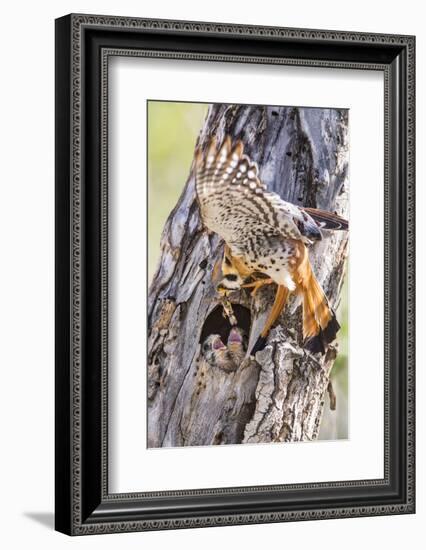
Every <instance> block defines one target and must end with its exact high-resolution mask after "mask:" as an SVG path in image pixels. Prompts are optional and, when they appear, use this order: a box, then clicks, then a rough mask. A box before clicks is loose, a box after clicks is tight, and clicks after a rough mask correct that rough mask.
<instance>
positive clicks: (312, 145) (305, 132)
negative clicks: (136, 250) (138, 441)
mask: <svg viewBox="0 0 426 550" xmlns="http://www.w3.org/2000/svg"><path fill="white" fill-rule="evenodd" d="M347 116H348V115H347V112H346V111H344V110H343V111H341V110H336V109H302V108H300V109H299V108H291V107H262V106H233V105H231V106H227V105H212V106H211V107H210V109H209V112H208V115H207V118H206V120H205V124H204V127H203V129H202V131H201V133H200V136H199V144H200V145H201V146H205V145H206V143H207V142H208V141H209V138H210V136H212V135H217V136H218V138H219V140H221V139H222V138H223V137H224V135H225V134H230V135H231V136H232V137H233V138H239V139H242V140H243V142H244V144H245V152H246V153H247V154H248V155H249V156H250V157H251V158H252V159H253V160H255V161H256V162H257V163H258V165H259V170H260V176H261V179H262V180H263V181H264V183H266V185H267V186H268V189H270V190H272V191H275V192H277V193H279V194H280V195H281V197H282V198H283V199H284V200H287V201H290V202H293V203H294V204H298V205H303V206H311V207H317V208H323V209H324V210H329V211H333V212H336V213H338V214H340V215H343V216H346V217H347V215H348V196H347V191H348V189H347V169H348V143H347V139H348V137H347V126H348V119H347ZM347 238H348V236H347V233H346V232H342V231H340V232H327V234H326V235H325V238H324V239H323V240H322V241H320V242H319V243H317V244H315V245H314V246H313V247H312V248H311V249H310V258H311V262H312V264H313V269H314V272H315V274H316V276H317V278H318V280H319V282H320V283H321V285H322V287H323V289H324V290H325V293H326V295H327V297H328V299H329V302H330V304H331V306H332V307H333V308H336V307H337V305H338V301H339V294H340V289H341V286H342V283H343V276H344V264H345V258H346V255H347ZM161 247H162V253H161V259H160V262H159V266H158V271H157V273H156V275H155V276H154V279H153V282H152V284H151V287H150V290H149V305H148V307H149V311H148V319H149V327H150V328H149V339H148V356H149V367H148V445H149V446H150V447H159V446H181V445H211V444H229V443H255V442H272V441H300V440H310V439H315V438H316V437H317V435H318V430H319V424H320V421H321V416H322V410H323V406H324V396H325V394H326V391H327V386H328V382H329V374H330V370H331V368H332V366H333V362H334V359H335V357H336V348H335V346H330V348H329V349H328V351H327V353H326V354H325V356H319V355H315V356H313V355H311V354H310V353H308V352H307V351H306V350H304V348H303V346H302V343H303V340H302V334H301V307H300V306H298V304H297V303H296V301H295V299H294V298H293V299H290V302H289V304H288V306H287V308H286V311H285V312H284V314H283V315H282V316H281V318H280V322H279V324H278V325H277V326H276V328H275V329H273V330H272V331H271V333H270V336H269V338H268V342H267V346H266V348H265V349H264V350H263V351H261V352H258V353H257V355H256V360H253V359H250V358H246V359H245V360H244V361H243V362H242V364H241V365H240V366H239V368H238V369H237V370H236V371H235V372H230V373H228V372H225V371H223V370H221V369H219V368H214V367H211V366H210V365H209V364H207V363H206V362H205V361H204V360H203V359H202V357H201V355H200V338H201V337H203V338H204V337H205V336H206V334H208V333H221V332H223V331H224V330H225V329H226V327H225V325H226V321H225V319H224V318H223V316H222V315H221V314H219V313H218V310H215V308H217V306H218V305H219V301H218V296H217V294H216V292H215V289H214V285H213V283H212V280H211V276H212V269H213V267H214V265H215V263H216V262H217V261H218V260H219V258H220V257H221V254H222V250H223V242H222V241H221V240H220V238H219V237H218V236H217V235H214V234H210V235H209V234H208V233H207V231H206V230H205V229H204V228H203V226H202V223H201V221H200V216H199V211H198V206H197V202H196V199H195V191H194V178H193V174H192V172H191V174H190V176H189V179H188V181H187V183H186V186H185V188H184V190H183V192H182V195H181V197H180V199H179V201H178V203H177V205H176V207H175V208H174V210H173V211H172V212H171V214H170V216H169V218H168V220H167V223H166V225H165V227H164V232H163V235H162V244H161ZM274 291H275V286H274V285H271V287H270V288H267V287H264V288H263V289H261V290H260V291H259V292H258V293H257V295H256V297H255V298H251V296H250V295H249V293H248V291H247V290H242V291H241V292H239V293H235V294H234V295H233V296H232V299H231V301H232V302H233V303H235V304H240V305H241V306H243V307H245V308H247V309H243V308H241V312H242V314H241V315H240V316H239V319H240V320H241V322H243V323H246V325H247V326H250V329H251V330H250V344H249V348H250V346H251V345H252V344H253V343H254V341H255V340H256V337H257V335H258V334H259V332H260V330H261V328H262V325H263V323H264V322H265V319H266V317H267V315H268V312H269V309H270V307H271V304H272V301H273V296H274ZM212 312H215V313H213V314H212ZM244 312H246V314H245V315H244ZM210 314H212V315H210ZM209 315H210V316H209ZM206 320H207V321H206ZM224 327H225V328H224ZM228 330H229V327H228Z"/></svg>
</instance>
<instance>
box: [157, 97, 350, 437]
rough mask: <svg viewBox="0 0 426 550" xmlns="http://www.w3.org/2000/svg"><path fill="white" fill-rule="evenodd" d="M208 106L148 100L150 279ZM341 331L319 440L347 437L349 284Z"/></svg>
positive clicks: (343, 298) (345, 289) (341, 307)
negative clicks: (331, 396) (334, 399)
mask: <svg viewBox="0 0 426 550" xmlns="http://www.w3.org/2000/svg"><path fill="white" fill-rule="evenodd" d="M207 110H208V104H205V103H180V102H167V101H149V102H148V282H149V283H150V282H151V280H152V277H153V275H154V273H155V271H156V268H157V263H158V260H159V257H160V241H161V233H162V230H163V227H164V224H165V222H166V220H167V217H168V215H169V214H170V212H171V210H172V209H173V208H174V206H175V205H176V202H177V201H178V199H179V196H180V194H181V192H182V189H183V187H184V185H185V182H186V180H187V178H188V174H189V169H190V166H191V162H192V158H193V154H194V147H195V142H196V139H197V136H198V133H199V131H200V129H201V127H202V124H203V121H204V118H205V116H206V114H207ZM336 314H337V317H338V321H339V323H340V325H341V329H340V331H339V333H338V346H339V353H338V356H337V359H336V362H335V364H334V367H333V371H332V375H331V378H332V382H333V386H334V391H335V393H336V397H337V408H336V410H335V411H331V410H330V407H329V401H328V396H326V397H325V407H324V414H323V419H322V423H321V428H320V434H319V439H323V440H327V439H328V440H330V439H347V437H348V284H347V281H345V284H344V285H343V289H342V294H341V302H340V305H339V307H338V310H337V312H336Z"/></svg>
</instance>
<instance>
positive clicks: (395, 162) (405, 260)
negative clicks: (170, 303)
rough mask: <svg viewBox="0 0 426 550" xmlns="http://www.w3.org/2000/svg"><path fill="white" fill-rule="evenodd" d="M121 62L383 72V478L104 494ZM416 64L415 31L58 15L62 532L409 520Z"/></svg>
mask: <svg viewBox="0 0 426 550" xmlns="http://www.w3.org/2000/svg"><path fill="white" fill-rule="evenodd" d="M117 55H120V56H135V55H139V56H145V57H151V58H159V57H162V58H169V59H196V60H206V61H238V62H241V63H269V64H271V63H272V64H284V65H300V66H307V67H336V68H341V69H342V70H343V69H348V68H349V69H360V70H363V69H368V70H376V71H382V72H383V74H384V82H385V97H384V106H385V107H384V109H385V113H384V115H385V143H384V158H385V194H384V206H385V289H384V296H385V318H384V328H385V385H384V396H385V410H384V419H385V433H384V454H385V461H384V462H385V463H384V473H385V474H384V477H383V479H380V480H368V479H366V480H362V481H359V482H358V481H348V482H332V483H313V484H297V485H274V486H260V487H256V486H250V487H231V488H226V489H205V490H204V489H199V490H188V491H170V492H155V493H131V494H111V493H109V492H108V469H107V458H108V457H107V429H108V426H107V406H108V378H107V365H108V356H107V337H108V334H107V332H108V331H107V313H108V302H107V259H108V255H107V244H108V243H107V228H108V216H107V192H108V172H107V122H108V101H107V99H108V98H107V75H108V59H109V57H110V56H117ZM414 56H415V39H414V37H413V36H398V35H381V34H363V33H353V32H351V33H349V32H341V31H322V30H306V29H286V28H277V27H253V26H244V25H234V24H233V25H227V24H217V23H201V22H187V21H167V20H147V19H131V18H124V17H123V18H121V17H108V16H95V15H94V16H92V15H68V16H65V17H63V18H60V19H58V20H57V21H56V173H55V176H56V384H55V391H56V474H55V475H56V529H57V530H59V531H62V532H64V533H67V534H70V535H84V534H91V533H118V532H124V531H143V530H155V529H176V528H187V527H202V526H216V525H237V524H247V523H266V522H282V521H294V520H309V519H326V518H339V517H358V516H370V515H385V514H406V513H413V512H414V510H415V502H414V491H415V489H414V486H415V481H414V475H415V471H414V463H415V462H414V460H415V456H414V384H415V380H414V168H415V167H414V154H415V143H414V140H415V135H414V134H415V113H414V109H415V96H414V93H415V91H414V80H415V74H414V68H415V58H414Z"/></svg>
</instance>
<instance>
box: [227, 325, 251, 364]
mask: <svg viewBox="0 0 426 550" xmlns="http://www.w3.org/2000/svg"><path fill="white" fill-rule="evenodd" d="M227 347H228V350H229V353H230V354H231V357H232V360H233V362H234V363H235V367H236V368H238V367H239V366H240V364H241V363H242V361H243V359H244V357H245V355H246V351H247V336H246V334H245V332H244V331H243V330H242V329H241V328H239V327H233V328H232V329H231V332H230V333H229V336H228V343H227Z"/></svg>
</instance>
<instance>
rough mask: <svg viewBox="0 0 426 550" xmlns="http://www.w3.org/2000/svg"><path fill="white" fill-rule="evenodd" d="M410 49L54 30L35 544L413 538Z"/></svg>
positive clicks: (386, 39)
mask: <svg viewBox="0 0 426 550" xmlns="http://www.w3.org/2000/svg"><path fill="white" fill-rule="evenodd" d="M414 47H415V40H414V37H412V36H399V35H380V34H363V33H352V32H351V33H348V32H342V31H321V30H306V29H287V28H278V27H253V26H244V25H228V24H217V23H201V22H187V21H167V20H147V19H136V18H135V19H131V18H124V17H109V16H92V15H68V16H65V17H63V18H60V19H58V20H57V21H56V529H57V530H59V531H62V532H64V533H67V534H71V535H84V534H90V533H118V532H124V531H144V530H155V529H177V528H187V527H195V526H197V527H202V526H218V525H237V524H247V523H261V522H262V523H264V522H281V521H296V520H309V519H327V518H340V517H356V516H366V515H383V514H404V513H413V512H414V510H415V500H414V492H415V489H414V485H415V481H414V460H415V455H414V151H415V147H414V139H415V136H414V133H415V113H414V106H415V98H414V66H415V59H414Z"/></svg>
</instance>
